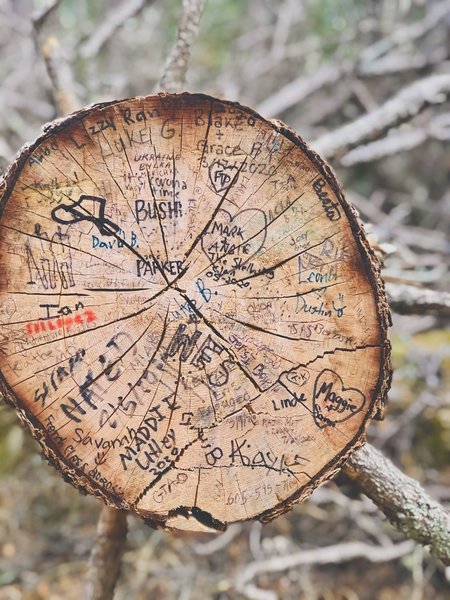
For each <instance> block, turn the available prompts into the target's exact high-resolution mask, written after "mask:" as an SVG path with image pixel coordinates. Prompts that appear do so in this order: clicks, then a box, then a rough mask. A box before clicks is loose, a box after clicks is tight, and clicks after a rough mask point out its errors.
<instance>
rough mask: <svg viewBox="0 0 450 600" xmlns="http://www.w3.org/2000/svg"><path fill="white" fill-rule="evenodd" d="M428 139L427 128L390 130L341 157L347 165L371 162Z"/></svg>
mask: <svg viewBox="0 0 450 600" xmlns="http://www.w3.org/2000/svg"><path fill="white" fill-rule="evenodd" d="M427 139H428V135H427V132H426V131H425V129H416V128H411V129H407V130H404V131H401V130H396V131H395V132H394V131H392V132H390V134H389V135H387V136H386V137H384V138H381V139H380V140H376V141H375V142H370V143H369V144H366V145H364V146H357V147H356V148H354V149H353V150H350V152H348V153H347V154H345V155H344V156H343V157H342V158H341V164H342V165H344V166H345V167H350V166H351V165H356V164H358V163H363V162H371V161H373V160H378V159H380V158H383V157H385V156H390V155H392V154H397V153H398V152H404V151H406V150H411V149H412V148H416V147H417V146H420V145H421V144H423V143H424V142H425V141H426V140H427Z"/></svg>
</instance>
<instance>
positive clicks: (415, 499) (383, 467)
mask: <svg viewBox="0 0 450 600" xmlns="http://www.w3.org/2000/svg"><path fill="white" fill-rule="evenodd" d="M342 471H343V473H345V475H347V477H349V478H350V479H352V480H353V481H355V483H356V485H357V486H358V487H359V488H360V490H361V491H362V492H363V493H364V494H366V496H368V497H369V498H370V499H371V500H372V501H373V502H374V503H375V504H376V505H377V506H378V508H379V509H380V510H381V511H382V512H383V513H384V514H385V515H386V516H387V518H388V519H389V521H390V522H391V523H392V524H393V525H394V526H395V527H397V529H399V530H400V531H402V532H403V533H404V534H405V535H407V536H408V537H410V538H412V539H414V540H416V541H417V542H419V543H420V544H423V545H426V546H428V545H429V546H430V551H431V553H432V554H434V555H435V556H436V557H437V558H439V559H440V560H442V562H443V563H444V564H446V565H450V519H449V515H448V514H447V513H446V511H445V509H444V508H443V506H441V505H440V504H439V503H438V502H436V501H435V500H433V499H432V498H430V496H428V494H427V493H426V491H425V490H424V489H423V488H422V486H421V485H420V484H419V483H418V482H417V481H415V480H414V479H411V478H410V477H408V476H407V475H404V474H403V473H402V472H401V471H400V470H399V469H398V468H397V467H396V466H395V465H394V464H393V463H392V462H391V461H390V460H389V459H388V458H386V457H385V456H383V454H382V453H381V452H380V451H379V450H377V449H376V448H374V447H373V446H371V445H370V444H365V445H364V446H363V447H362V448H360V449H359V450H356V452H354V453H353V454H352V455H351V456H350V458H349V460H348V461H347V463H346V464H345V465H344V467H343V469H342Z"/></svg>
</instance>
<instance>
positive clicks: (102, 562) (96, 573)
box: [86, 506, 127, 600]
mask: <svg viewBox="0 0 450 600" xmlns="http://www.w3.org/2000/svg"><path fill="white" fill-rule="evenodd" d="M126 537H127V513H126V511H124V510H117V509H115V508H110V507H109V506H103V507H102V510H101V513H100V517H99V520H98V524H97V539H96V541H95V544H94V547H93V548H92V552H91V557H90V560H89V573H88V586H87V590H86V600H112V597H113V594H114V587H115V585H116V582H117V579H118V577H119V573H120V566H121V561H122V555H123V552H124V549H125V543H126Z"/></svg>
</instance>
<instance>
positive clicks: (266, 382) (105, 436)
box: [0, 94, 390, 531]
mask: <svg viewBox="0 0 450 600" xmlns="http://www.w3.org/2000/svg"><path fill="white" fill-rule="evenodd" d="M0 195H1V196H2V200H1V218H0V225H1V255H2V261H1V272H0V285H1V306H2V310H1V323H2V324H1V336H0V351H1V354H0V366H1V380H2V388H3V393H4V396H5V397H6V399H7V400H8V401H10V402H11V403H12V404H13V405H14V406H15V408H16V410H17V412H18V413H19V415H20V417H21V419H22V421H23V422H24V423H26V424H27V426H28V427H29V428H30V430H31V432H32V434H33V436H34V437H35V438H36V439H37V440H38V441H39V442H40V444H41V446H42V449H43V453H44V455H45V457H46V458H47V459H48V460H49V461H50V462H51V463H52V464H54V465H55V466H56V468H57V469H58V470H59V471H60V472H61V473H62V474H63V475H64V477H65V479H66V480H67V481H69V482H71V483H72V484H73V485H75V486H76V487H78V488H79V489H80V490H82V491H83V490H84V491H86V492H88V493H91V494H95V495H96V496H99V497H100V498H102V499H103V500H104V501H105V502H106V503H107V504H109V505H111V506H115V507H117V508H123V509H131V510H134V511H135V512H136V513H137V514H138V515H140V516H141V517H143V518H144V519H146V520H147V521H148V522H149V523H151V524H152V525H154V526H164V527H167V528H170V529H181V530H185V529H186V530H187V529H189V530H201V531H205V530H207V531H212V530H223V529H224V528H225V527H226V525H227V523H230V522H234V521H239V520H243V519H259V520H261V521H267V520H269V519H271V518H273V517H274V516H276V515H278V514H281V513H283V512H285V511H286V510H287V509H289V508H290V507H291V506H292V505H293V503H295V502H298V501H301V500H303V499H304V498H305V497H306V496H307V495H308V494H309V493H310V492H311V491H312V490H313V489H314V488H315V487H317V485H319V484H320V483H321V482H323V481H324V480H326V479H329V478H330V477H331V476H332V475H333V474H334V473H335V472H336V471H337V469H338V468H339V467H340V466H341V465H342V463H343V461H344V460H345V458H346V457H347V456H348V455H349V453H350V452H351V451H352V449H354V448H355V447H356V446H358V445H360V444H361V443H363V441H364V436H365V430H366V427H367V424H368V421H369V420H370V418H371V417H376V416H378V417H379V416H380V415H381V412H382V408H383V399H384V396H385V393H386V390H387V387H388V385H389V378H390V369H389V342H388V341H387V337H386V330H387V326H388V321H389V311H388V308H387V305H386V301H385V296H384V291H383V285H382V282H381V280H380V277H379V269H378V264H377V261H376V259H375V257H374V255H373V253H372V252H371V250H370V248H369V246H368V243H367V241H366V238H365V236H364V234H363V232H362V230H361V226H360V224H359V223H358V220H357V218H356V216H355V214H354V212H353V210H352V209H351V207H349V205H348V204H347V203H346V201H345V200H344V197H343V195H342V192H341V190H340V188H339V185H338V183H337V182H336V179H335V177H334V175H333V173H332V172H331V170H330V168H329V167H328V166H327V165H326V164H325V163H324V162H323V160H321V158H320V157H319V156H317V155H316V154H315V153H314V152H313V151H311V150H310V149H309V148H308V147H307V146H306V144H305V143H304V142H303V141H302V140H301V139H300V138H299V137H297V135H296V134H295V133H294V132H292V131H290V130H289V129H287V128H286V127H285V126H284V125H283V124H281V123H279V122H276V123H273V122H269V121H267V120H265V119H263V118H262V117H260V116H259V115H257V114H256V113H254V112H253V111H251V110H250V109H248V108H245V107H242V106H240V105H237V104H233V103H230V102H226V101H222V100H216V99H214V98H210V97H207V96H203V95H198V94H194V95H191V94H181V95H169V94H166V95H158V96H151V97H138V98H134V99H131V100H125V101H121V102H111V103H107V104H102V105H97V106H93V107H91V108H88V109H85V110H82V111H81V112H78V113H76V114H73V115H71V116H70V117H68V118H66V119H64V120H60V121H57V122H55V123H52V124H50V125H49V126H47V128H46V129H45V130H44V134H43V135H42V137H40V138H39V139H38V140H37V141H36V142H35V143H34V144H32V145H31V146H30V147H26V148H25V149H23V150H22V152H21V154H20V155H19V156H18V158H17V160H16V162H15V163H14V164H13V166H12V167H11V168H10V170H9V172H8V173H7V175H6V177H5V179H4V181H3V182H2V184H1V187H0Z"/></svg>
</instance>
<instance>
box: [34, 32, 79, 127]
mask: <svg viewBox="0 0 450 600" xmlns="http://www.w3.org/2000/svg"><path fill="white" fill-rule="evenodd" d="M42 54H43V56H44V60H45V66H46V67H47V72H48V75H49V77H50V80H51V82H52V85H53V98H54V102H55V108H56V111H57V113H58V115H59V116H61V115H66V114H68V113H71V112H73V111H74V110H76V109H77V108H79V103H78V100H77V97H76V95H75V91H74V88H75V85H74V81H73V76H72V69H71V67H70V65H69V61H68V60H67V57H66V55H65V53H64V51H63V49H62V48H61V45H60V43H59V40H58V38H56V37H55V36H53V35H51V36H49V37H48V38H47V39H46V40H45V42H44V45H43V46H42Z"/></svg>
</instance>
